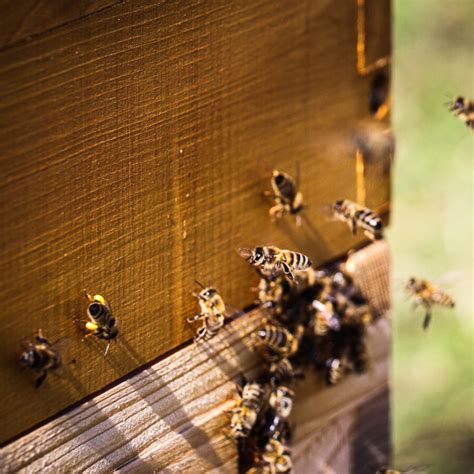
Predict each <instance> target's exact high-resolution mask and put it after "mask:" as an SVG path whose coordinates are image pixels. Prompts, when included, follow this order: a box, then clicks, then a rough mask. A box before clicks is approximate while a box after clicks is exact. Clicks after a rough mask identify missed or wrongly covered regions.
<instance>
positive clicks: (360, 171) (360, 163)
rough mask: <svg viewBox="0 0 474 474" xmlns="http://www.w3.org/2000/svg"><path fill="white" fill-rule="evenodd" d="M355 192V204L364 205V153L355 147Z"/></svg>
mask: <svg viewBox="0 0 474 474" xmlns="http://www.w3.org/2000/svg"><path fill="white" fill-rule="evenodd" d="M355 162H356V193H357V197H356V200H357V204H359V205H361V206H365V196H366V189H365V163H364V155H363V154H362V152H361V151H360V150H359V149H358V148H357V150H356V159H355Z"/></svg>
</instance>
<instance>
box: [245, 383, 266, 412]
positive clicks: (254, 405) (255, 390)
mask: <svg viewBox="0 0 474 474" xmlns="http://www.w3.org/2000/svg"><path fill="white" fill-rule="evenodd" d="M263 392H264V390H263V388H262V386H261V385H259V384H257V383H250V384H247V385H245V386H244V388H243V390H242V406H245V407H248V408H251V409H252V410H255V411H258V410H259V409H260V404H261V399H262V396H263Z"/></svg>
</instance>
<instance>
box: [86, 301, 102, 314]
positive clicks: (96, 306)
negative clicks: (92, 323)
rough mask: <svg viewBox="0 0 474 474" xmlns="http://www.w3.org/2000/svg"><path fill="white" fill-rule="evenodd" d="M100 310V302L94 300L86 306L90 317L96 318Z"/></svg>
mask: <svg viewBox="0 0 474 474" xmlns="http://www.w3.org/2000/svg"><path fill="white" fill-rule="evenodd" d="M101 311H102V304H100V303H97V302H94V303H91V304H90V305H89V306H88V308H87V314H88V315H89V316H90V317H91V318H96V317H97V316H98V315H99V314H100V313H101Z"/></svg>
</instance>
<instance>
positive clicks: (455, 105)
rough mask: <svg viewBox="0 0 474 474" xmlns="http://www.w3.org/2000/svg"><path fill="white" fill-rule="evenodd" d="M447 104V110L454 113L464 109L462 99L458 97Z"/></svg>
mask: <svg viewBox="0 0 474 474" xmlns="http://www.w3.org/2000/svg"><path fill="white" fill-rule="evenodd" d="M448 103H449V110H450V111H451V112H455V111H457V110H461V109H462V108H463V107H464V97H462V96H458V97H456V98H455V99H453V100H452V101H451V102H448Z"/></svg>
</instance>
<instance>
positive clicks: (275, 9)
mask: <svg viewBox="0 0 474 474" xmlns="http://www.w3.org/2000/svg"><path fill="white" fill-rule="evenodd" d="M2 7H3V8H2V10H3V11H4V12H5V14H4V16H3V18H2V19H1V20H0V23H1V24H2V26H3V28H2V34H1V35H0V109H1V110H0V112H1V113H0V121H1V126H0V166H1V175H2V180H1V182H0V196H1V202H2V207H1V210H0V213H1V227H2V234H1V246H0V268H1V269H2V279H1V283H0V300H1V307H0V326H1V329H2V330H1V331H0V338H1V340H0V373H1V376H2V378H3V380H4V381H5V383H4V384H3V385H2V387H1V388H0V396H1V397H2V400H3V403H2V406H1V407H0V417H1V419H2V428H1V430H0V442H1V443H3V445H4V448H3V449H2V452H1V454H0V462H1V463H2V466H3V468H5V470H11V471H15V470H18V469H20V468H25V469H27V470H28V468H30V471H42V472H45V470H47V468H49V469H50V471H51V472H53V471H54V470H55V469H56V470H57V469H67V470H77V471H83V470H87V469H88V468H90V469H91V470H94V471H95V472H98V471H107V470H111V469H112V468H117V467H120V466H122V467H123V468H124V469H127V466H129V469H130V470H133V471H135V470H139V468H143V470H146V469H151V470H155V471H159V470H160V469H161V468H163V469H164V468H168V469H171V470H172V471H173V470H175V469H176V470H178V469H186V466H191V465H196V464H195V462H196V459H198V458H199V459H201V461H200V462H201V463H202V464H200V466H201V468H202V469H205V470H209V469H210V468H211V467H212V466H213V467H214V468H216V469H221V468H222V469H223V467H222V466H227V468H228V469H229V470H231V469H233V466H235V449H234V451H233V452H234V454H233V455H231V454H230V452H231V451H230V449H231V446H230V445H229V444H228V442H227V441H226V440H224V439H223V438H222V437H221V436H219V435H216V433H217V432H218V430H219V429H220V427H221V426H222V423H223V421H222V420H223V419H222V417H221V416H220V415H219V414H220V413H221V412H222V408H223V407H225V406H226V403H228V402H227V400H228V395H229V389H230V388H229V387H230V386H231V382H230V381H231V379H232V378H234V377H235V376H236V375H237V374H238V373H239V372H240V371H247V370H250V371H251V370H252V368H254V367H255V364H256V361H255V359H254V358H253V356H250V355H249V354H247V352H248V350H247V349H245V347H246V343H245V342H244V341H245V337H244V336H245V335H246V334H248V332H249V331H250V330H251V329H252V327H254V326H252V324H254V323H256V322H257V321H258V319H259V318H260V317H261V314H260V311H259V310H256V311H254V312H253V313H252V314H251V316H250V317H248V318H247V319H246V320H245V323H244V322H243V321H242V322H239V321H236V322H235V323H232V325H231V326H229V329H228V330H227V327H226V331H225V334H224V335H222V337H221V336H219V341H218V342H216V344H215V346H214V344H213V345H212V346H211V347H210V348H209V353H204V354H203V353H196V349H195V348H192V347H190V346H189V342H190V339H191V338H192V329H191V328H190V327H189V326H187V325H186V324H185V323H184V321H185V318H186V317H187V316H189V315H192V314H194V312H195V309H196V301H195V299H194V298H193V297H192V296H191V291H192V289H193V285H194V283H193V281H194V279H198V280H205V281H207V280H208V279H210V280H211V281H212V283H213V284H214V285H215V286H217V287H218V288H219V290H220V292H221V293H222V295H223V296H224V299H225V300H226V301H228V302H230V303H231V304H232V305H233V306H237V307H242V308H245V307H248V306H249V305H250V304H252V302H253V300H254V294H252V293H251V291H250V287H252V286H253V285H255V283H256V277H254V276H253V274H252V273H251V272H250V270H249V268H248V267H247V265H246V264H245V262H243V261H242V260H241V258H240V257H239V256H238V255H237V252H236V251H235V250H236V249H237V248H238V247H240V246H242V245H247V246H253V245H255V244H259V243H266V244H268V243H271V244H275V245H278V246H279V247H281V248H291V249H295V250H299V251H302V252H305V253H307V254H308V255H309V256H310V257H311V259H312V260H313V261H314V262H315V264H317V265H322V264H324V263H325V262H327V261H330V260H332V259H334V258H335V257H338V256H341V255H344V254H345V253H346V252H347V251H348V250H349V249H351V248H357V247H360V246H362V245H365V243H366V241H365V237H364V236H363V235H362V234H358V235H357V236H354V237H353V236H352V235H351V234H350V232H349V231H348V229H347V227H346V226H345V225H344V224H339V223H334V222H330V221H329V220H328V219H327V216H326V215H325V213H324V212H323V211H322V209H323V208H324V207H325V206H327V205H329V204H330V203H332V202H333V201H334V200H336V199H338V198H341V197H347V198H350V199H353V200H356V199H358V198H359V197H360V192H361V190H360V187H361V185H363V186H364V201H365V202H366V204H367V205H368V206H369V207H371V208H374V209H378V210H379V211H381V212H382V213H384V215H385V216H387V211H388V208H389V198H390V173H389V171H390V160H391V150H388V149H387V150H385V149H384V151H383V152H380V150H379V149H378V148H377V146H375V145H374V144H373V141H372V140H371V139H370V137H371V136H372V135H373V134H372V132H370V131H371V130H372V129H373V128H374V127H375V128H376V130H378V131H379V132H380V134H381V135H383V134H384V133H385V132H388V131H389V116H388V115H387V116H386V117H385V118H383V119H382V120H378V118H381V117H378V118H377V117H374V116H373V115H372V114H371V113H370V107H369V98H370V95H371V93H372V92H373V90H372V89H373V84H374V81H373V79H374V77H375V75H376V74H378V73H379V72H383V74H385V75H386V77H389V68H388V67H387V64H388V59H387V58H388V57H389V55H390V8H389V7H390V2H389V1H388V0H384V1H375V0H358V1H356V0H354V1H347V0H336V1H334V0H332V1H329V0H311V1H310V0H303V1H300V2H293V1H291V0H284V1H281V2H272V1H270V0H258V1H255V2H246V1H235V2H224V1H203V2H198V1H185V2H178V1H165V2H154V1H151V0H150V1H146V0H140V1H131V0H123V1H122V0H120V1H119V0H109V1H106V0H88V1H85V2H79V3H77V2H71V1H68V0H52V1H51V2H40V3H39V4H38V5H36V4H35V2H29V1H25V2H22V3H21V4H20V5H17V4H16V3H14V2H8V1H3V2H2ZM368 131H369V132H368ZM367 137H369V138H367ZM361 143H362V145H363V146H362V149H363V150H364V153H365V154H366V158H367V159H365V161H364V165H365V169H364V177H365V179H364V180H363V183H361V182H360V176H361V175H360V173H359V174H357V173H356V161H357V160H356V148H357V145H359V146H361ZM381 153H382V155H383V156H379V155H380V154H381ZM374 156H376V159H369V158H371V157H372V158H373V157H374ZM359 164H360V163H359ZM297 166H298V167H299V169H300V170H301V190H302V192H303V194H304V197H305V202H306V203H307V204H308V208H307V209H306V210H305V211H304V219H303V224H302V226H301V227H297V226H296V225H295V221H294V220H293V219H292V218H290V217H286V218H284V219H282V220H280V221H278V222H276V223H272V222H270V220H269V216H268V210H269V207H270V203H269V202H268V201H267V200H266V199H264V198H263V197H262V191H264V190H265V189H268V188H269V177H270V174H271V171H272V169H274V168H277V169H282V170H284V171H287V172H288V173H290V174H292V173H294V172H295V169H296V168H297ZM377 245H379V244H377ZM380 252H381V253H380ZM380 252H379V254H378V255H379V256H378V257H376V258H375V257H374V258H375V259H374V260H373V262H372V265H373V266H374V267H375V268H379V267H380V266H381V268H383V269H384V270H380V271H381V272H382V273H383V274H385V273H386V272H387V270H386V265H385V264H384V263H381V262H385V260H386V256H383V255H385V254H384V252H386V250H383V251H380ZM382 254H383V255H382ZM384 272H385V273H384ZM84 288H87V289H88V290H89V291H90V292H93V293H101V294H103V295H105V296H106V297H107V298H108V299H109V300H110V302H111V304H112V306H113V309H114V312H115V314H116V315H117V317H118V318H119V320H120V329H121V334H120V337H119V338H118V341H117V343H116V344H114V345H113V346H112V347H111V349H110V352H109V354H108V355H107V357H104V356H103V352H104V347H105V345H104V344H100V343H99V342H97V341H93V340H90V339H89V340H88V341H86V342H82V340H81V334H80V333H79V332H78V330H77V327H76V326H75V324H74V323H73V321H74V319H76V318H79V319H81V318H83V317H84V314H85V313H84V310H85V302H84V298H83V296H82V294H81V292H82V290H83V289H84ZM381 291H382V293H383V289H382V290H381ZM382 293H379V294H382ZM382 298H384V297H382ZM381 324H382V326H383V324H384V323H381ZM234 325H235V327H234ZM38 328H41V329H42V330H43V331H44V333H45V334H46V335H47V336H48V337H49V338H50V339H52V340H55V339H57V338H59V337H65V338H67V341H68V354H69V355H68V357H69V359H68V360H71V359H72V358H73V359H74V360H75V363H74V364H72V363H71V364H68V365H67V371H66V374H65V375H64V376H62V377H53V376H50V377H48V380H47V381H46V383H45V384H44V386H42V387H41V388H40V389H38V390H36V389H35V388H34V387H33V386H32V384H31V379H30V378H29V377H28V375H27V374H25V373H24V372H21V371H20V370H19V369H18V364H17V356H18V351H19V343H20V342H21V341H22V340H23V339H24V338H31V336H32V334H33V333H34V331H35V330H36V329H38ZM231 328H233V329H234V330H235V331H234V332H233V330H232V329H231ZM381 330H382V331H386V327H385V326H383V329H381ZM377 350H378V349H377ZM226 351H230V352H226ZM246 351H247V352H246ZM219 353H220V354H221V357H220V358H219V357H217V356H218V354H219ZM387 353H388V352H383V351H381V352H380V360H381V362H380V363H381V364H382V366H383V367H386V355H387ZM170 354H172V355H170ZM216 357H217V361H216V360H215V358H216ZM184 361H188V362H187V363H188V364H191V363H192V364H193V367H194V369H193V370H190V369H189V372H190V374H193V376H192V377H188V378H186V376H185V374H186V373H187V371H188V368H187V367H188V366H186V364H184ZM193 361H194V362H193ZM219 361H220V362H219ZM377 363H378V362H377ZM175 364H176V365H175ZM382 366H380V367H382ZM179 367H181V369H180V368H179ZM377 367H378V366H377ZM194 370H196V371H197V372H194ZM380 370H381V372H380V373H379V375H380V377H379V378H376V381H375V382H374V384H373V386H372V385H370V384H371V383H372V382H370V383H369V382H368V381H367V379H360V380H361V381H360V382H357V383H359V384H360V393H361V397H360V399H357V400H359V402H361V401H362V400H367V399H368V397H369V395H374V394H375V392H373V391H371V390H372V388H374V387H377V390H376V392H377V393H376V394H378V393H379V391H380V390H382V389H383V387H384V386H385V383H386V371H385V369H384V368H381V369H380ZM199 371H203V372H202V373H205V374H206V376H205V378H202V377H200V376H199V374H200V373H201V372H199ZM368 379H370V380H372V379H371V378H370V377H368ZM363 380H365V382H364V381H363ZM191 383H192V387H195V388H193V389H192V390H191V389H190V388H189V387H191V385H190V384H191ZM355 383H356V382H355V381H354V384H355ZM364 384H365V385H364ZM369 385H370V386H369ZM180 387H182V390H184V392H183V394H182V393H181V392H180V390H181V389H180ZM379 389H380V390H379ZM313 392H314V393H313ZM302 393H306V392H305V391H304V390H303V391H302ZM318 393H319V391H318V389H317V388H314V386H312V388H311V390H309V389H308V397H313V396H314V397H318V396H320V395H318ZM137 397H138V398H137ZM182 397H184V398H182ZM369 398H370V397H369ZM143 401H145V402H146V405H143V403H144V402H143ZM198 401H199V403H198ZM346 401H347V400H346V399H341V403H342V405H344V404H345V403H346ZM139 402H140V403H139ZM301 403H303V404H304V400H302V401H301ZM104 404H105V405H104ZM188 404H189V405H188ZM73 405H74V406H75V407H76V408H74V410H72V411H71V407H72V406H73ZM342 405H341V406H342ZM202 406H206V407H210V406H212V407H215V410H214V409H213V410H214V411H213V410H211V411H206V412H203V411H202V409H201V408H202ZM179 407H181V408H179ZM351 407H352V408H351V410H352V411H350V410H349V411H347V413H352V414H353V413H354V406H352V405H351ZM127 410H130V412H127ZM162 410H164V412H163V411H162ZM132 412H133V413H135V414H139V413H142V414H143V417H144V418H143V419H142V418H134V416H132V414H131V413H132ZM297 413H298V412H297ZM297 413H296V414H295V416H298V415H297ZM58 414H61V416H60V417H59V418H58ZM315 416H316V418H317V420H316V424H315V425H314V426H313V425H311V426H308V428H307V431H305V430H306V428H305V430H302V432H305V433H307V436H306V435H305V436H306V438H307V439H310V438H311V436H310V433H313V434H314V433H316V432H317V431H318V430H320V429H322V427H323V426H326V425H324V423H323V417H322V413H318V414H317V415H315ZM348 416H349V415H348ZM351 416H352V415H351ZM196 417H197V418H196ZM155 418H156V420H155ZM168 418H169V420H168ZM343 418H344V417H343ZM329 419H330V418H328V419H326V422H327V423H329ZM145 420H148V421H145ZM153 420H155V421H153ZM159 420H161V422H159ZM163 420H164V424H163ZM344 420H345V421H344ZM344 420H343V421H342V422H341V423H345V422H346V421H347V420H348V418H347V417H346V418H344ZM63 422H64V424H63V425H62V423H63ZM143 423H145V424H147V425H146V426H147V428H146V429H145V430H142V429H141V428H143V427H144V426H145V425H143ZM347 423H349V421H347ZM118 426H120V428H118ZM134 426H136V427H137V428H136V429H137V431H134V430H135V428H134ZM328 426H329V425H328ZM347 426H349V425H347ZM89 430H92V431H89ZM94 430H98V431H97V432H96V431H94ZM106 432H108V435H107V436H109V435H113V438H114V442H113V443H110V438H108V437H107V436H105V437H104V438H103V437H102V436H98V434H99V433H103V434H104V435H105V433H106ZM27 433H29V434H27ZM60 433H62V434H61V435H60ZM176 433H179V436H177V435H176ZM211 434H212V435H213V436H212V439H211ZM59 438H61V441H60V442H59V444H56V442H57V441H58V440H59ZM47 439H51V440H52V439H54V440H55V441H54V442H53V444H48V442H47ZM92 439H97V443H99V444H100V446H104V449H105V447H106V446H109V448H110V449H109V448H106V449H105V451H103V450H102V449H98V445H95V444H94V443H92V444H90V440H92ZM13 440H16V441H14V442H12V441H13ZM87 440H89V441H87ZM86 441H87V442H86ZM36 442H38V444H36ZM62 443H64V444H62ZM156 443H158V444H159V445H160V446H163V447H164V448H160V449H163V451H158V452H156ZM216 443H217V444H216ZM298 443H299V441H298ZM214 444H216V445H215V446H214ZM83 445H84V446H85V448H84V449H82V448H80V446H83ZM168 448H169V449H168ZM57 449H59V450H61V453H59V452H58V451H55V450H57ZM327 449H328V450H330V449H331V447H330V446H328V448H327ZM14 450H17V455H16V456H15V457H14V458H12V453H13V451H14ZM75 450H77V451H75ZM178 452H179V453H180V454H179V456H181V458H180V459H178V458H177V457H176V456H177V453H178ZM328 452H329V451H328ZM48 453H54V454H51V456H53V457H54V458H55V460H54V462H53V461H52V458H51V457H48V456H49V455H48ZM93 453H95V454H94V455H92V454H93ZM223 453H225V455H224V454H223ZM84 458H87V461H84ZM70 459H73V461H71V460H70ZM143 459H146V461H144V460H143ZM134 463H135V464H134ZM137 463H138V464H137ZM187 463H189V464H187ZM219 463H220V464H219ZM175 464H176V465H175ZM150 466H151V467H150ZM219 466H220V467H219ZM300 469H301V467H300Z"/></svg>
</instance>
